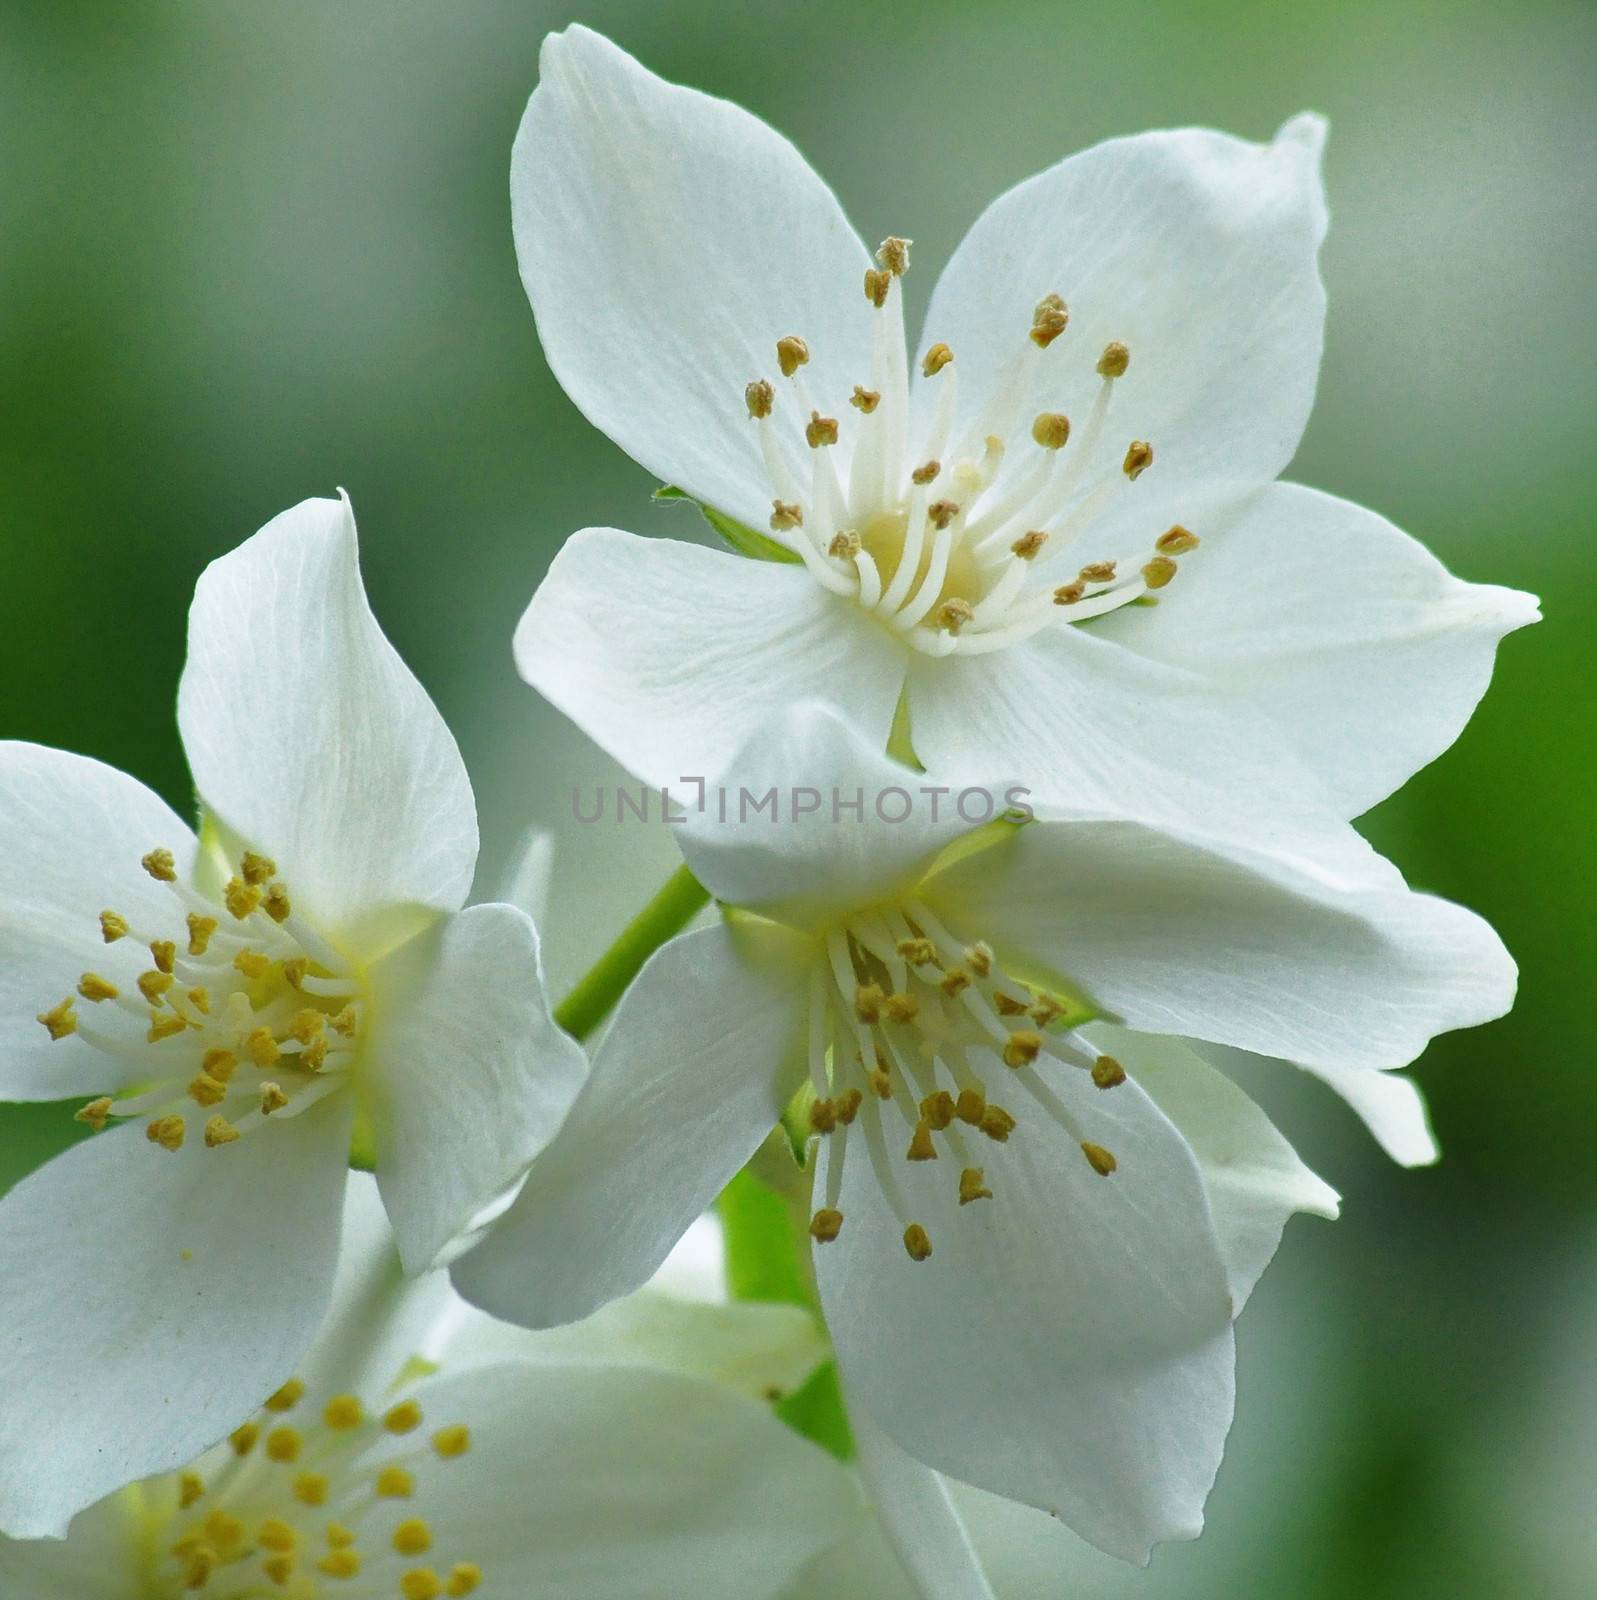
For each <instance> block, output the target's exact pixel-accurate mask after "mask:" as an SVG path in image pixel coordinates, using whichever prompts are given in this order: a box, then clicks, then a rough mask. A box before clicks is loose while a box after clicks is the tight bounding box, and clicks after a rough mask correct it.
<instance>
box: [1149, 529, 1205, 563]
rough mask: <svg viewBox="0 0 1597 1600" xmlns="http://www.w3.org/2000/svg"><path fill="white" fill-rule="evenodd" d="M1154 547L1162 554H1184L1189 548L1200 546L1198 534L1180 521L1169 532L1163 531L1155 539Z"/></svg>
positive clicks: (1194, 548) (1193, 548)
mask: <svg viewBox="0 0 1597 1600" xmlns="http://www.w3.org/2000/svg"><path fill="white" fill-rule="evenodd" d="M1153 547H1154V549H1155V550H1157V551H1158V552H1159V554H1160V555H1162V556H1184V555H1185V554H1186V553H1187V552H1188V551H1189V550H1196V549H1197V548H1198V536H1197V534H1195V533H1193V532H1192V531H1191V530H1190V529H1188V528H1183V527H1182V526H1181V524H1180V523H1179V522H1178V523H1177V524H1176V525H1175V526H1174V527H1173V528H1171V529H1170V530H1169V531H1168V532H1166V533H1161V534H1160V535H1159V537H1158V538H1157V539H1155V540H1154V542H1153Z"/></svg>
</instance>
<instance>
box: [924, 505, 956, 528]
mask: <svg viewBox="0 0 1597 1600" xmlns="http://www.w3.org/2000/svg"><path fill="white" fill-rule="evenodd" d="M958 515H959V505H958V503H957V502H956V501H953V500H934V501H932V503H931V504H930V505H929V506H927V508H926V520H927V521H928V522H929V523H931V525H932V526H933V527H934V528H936V529H938V530H939V531H941V530H942V529H944V528H946V527H947V526H948V525H949V523H951V522H952V521H953V520H954V518H955V517H957V516H958Z"/></svg>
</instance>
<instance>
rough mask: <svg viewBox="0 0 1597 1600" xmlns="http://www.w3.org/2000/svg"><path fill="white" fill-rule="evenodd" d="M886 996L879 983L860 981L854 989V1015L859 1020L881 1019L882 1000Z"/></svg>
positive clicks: (877, 1020)
mask: <svg viewBox="0 0 1597 1600" xmlns="http://www.w3.org/2000/svg"><path fill="white" fill-rule="evenodd" d="M886 998H887V996H886V995H884V994H883V993H882V989H881V985H880V984H876V983H862V984H861V985H860V986H859V987H858V988H857V989H856V990H855V991H854V1015H855V1016H856V1017H858V1018H859V1019H860V1021H861V1022H866V1023H873V1024H874V1023H877V1022H880V1021H881V1020H882V1002H883V1001H884V1000H885V999H886Z"/></svg>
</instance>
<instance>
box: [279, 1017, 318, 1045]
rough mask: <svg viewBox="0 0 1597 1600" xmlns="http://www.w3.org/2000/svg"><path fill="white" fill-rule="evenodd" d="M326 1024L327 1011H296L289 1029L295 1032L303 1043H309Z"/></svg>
mask: <svg viewBox="0 0 1597 1600" xmlns="http://www.w3.org/2000/svg"><path fill="white" fill-rule="evenodd" d="M326 1026H327V1014H326V1012H323V1011H296V1012H295V1013H294V1020H293V1021H292V1022H291V1023H289V1025H288V1031H289V1032H290V1033H291V1034H293V1035H294V1037H295V1038H296V1039H298V1040H299V1042H300V1043H301V1044H309V1043H310V1042H311V1041H312V1040H313V1039H315V1038H316V1037H317V1035H319V1034H320V1033H321V1031H322V1029H323V1028H325V1027H326Z"/></svg>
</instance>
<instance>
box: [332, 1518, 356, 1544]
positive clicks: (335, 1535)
mask: <svg viewBox="0 0 1597 1600" xmlns="http://www.w3.org/2000/svg"><path fill="white" fill-rule="evenodd" d="M327 1542H328V1544H329V1545H331V1546H332V1548H333V1549H334V1550H347V1549H349V1547H350V1546H351V1545H352V1544H354V1542H355V1535H354V1534H353V1533H352V1532H351V1531H350V1530H349V1529H348V1528H346V1527H345V1526H344V1525H343V1523H341V1522H329V1523H328V1524H327Z"/></svg>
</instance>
